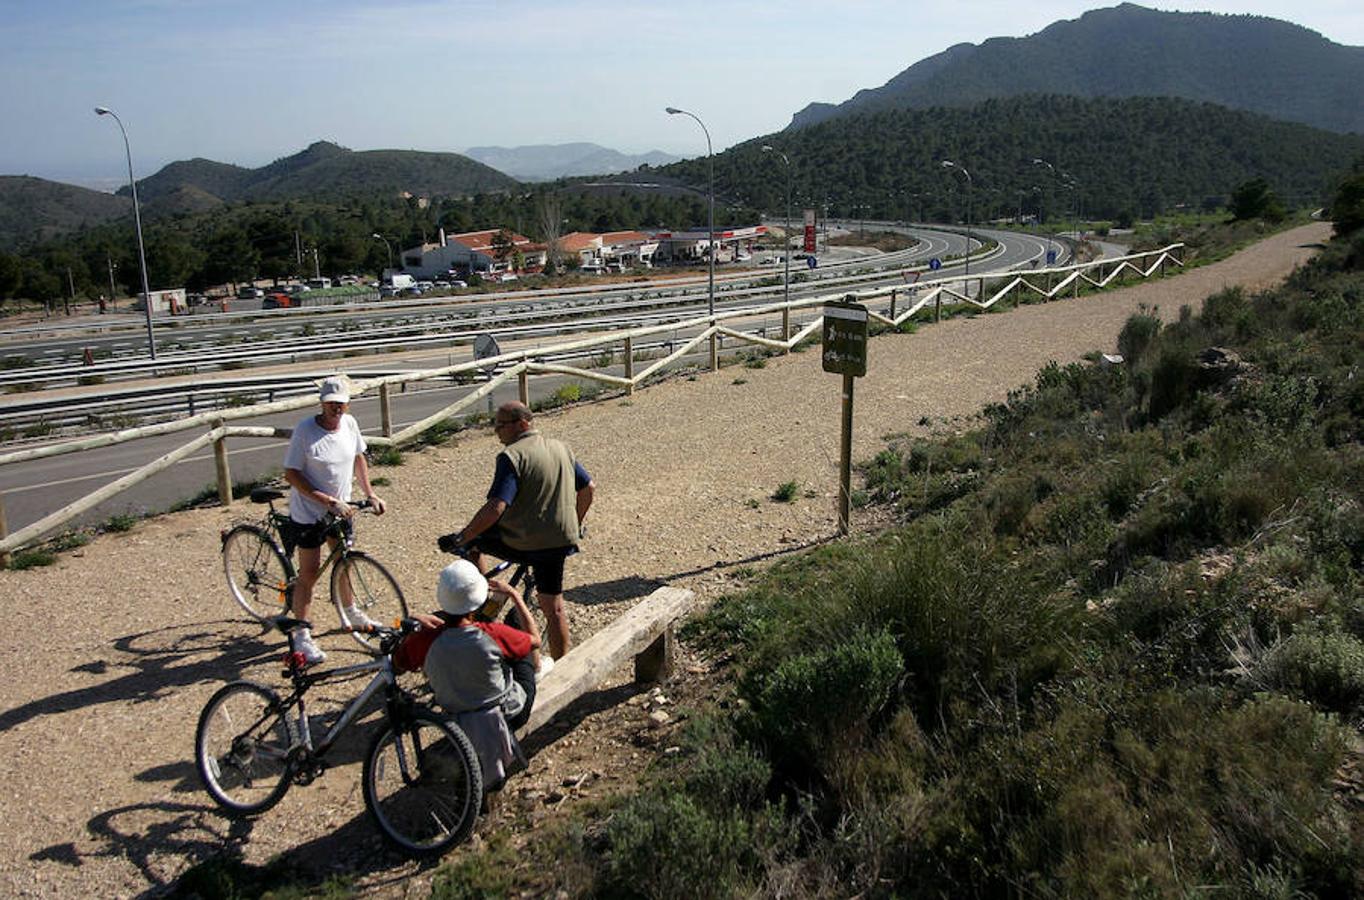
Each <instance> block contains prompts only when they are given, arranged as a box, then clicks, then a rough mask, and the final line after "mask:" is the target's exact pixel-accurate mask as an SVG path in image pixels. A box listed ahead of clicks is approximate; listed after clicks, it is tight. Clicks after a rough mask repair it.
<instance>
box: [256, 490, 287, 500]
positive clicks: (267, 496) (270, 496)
mask: <svg viewBox="0 0 1364 900" xmlns="http://www.w3.org/2000/svg"><path fill="white" fill-rule="evenodd" d="M283 497H284V492H283V491H281V490H280V489H278V488H263V487H258V488H252V489H251V502H252V503H269V502H271V501H272V500H280V499H282V498H283Z"/></svg>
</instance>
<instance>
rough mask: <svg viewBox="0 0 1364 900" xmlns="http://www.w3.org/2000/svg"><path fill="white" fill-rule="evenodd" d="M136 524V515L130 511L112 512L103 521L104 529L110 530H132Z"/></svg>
mask: <svg viewBox="0 0 1364 900" xmlns="http://www.w3.org/2000/svg"><path fill="white" fill-rule="evenodd" d="M136 524H137V516H135V515H133V514H132V513H114V514H113V515H112V516H110V517H109V518H108V519H107V520H105V522H104V530H105V531H111V532H116V533H117V532H124V531H132V530H133V526H134V525H136Z"/></svg>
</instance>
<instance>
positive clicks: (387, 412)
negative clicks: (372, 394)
mask: <svg viewBox="0 0 1364 900" xmlns="http://www.w3.org/2000/svg"><path fill="white" fill-rule="evenodd" d="M379 421H380V422H382V423H383V429H384V437H393V406H392V405H391V403H390V402H389V396H388V382H384V383H383V384H381V385H379Z"/></svg>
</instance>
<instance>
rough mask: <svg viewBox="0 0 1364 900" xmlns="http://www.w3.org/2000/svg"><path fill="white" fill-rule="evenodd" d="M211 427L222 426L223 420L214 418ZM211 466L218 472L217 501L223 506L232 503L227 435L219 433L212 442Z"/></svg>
mask: <svg viewBox="0 0 1364 900" xmlns="http://www.w3.org/2000/svg"><path fill="white" fill-rule="evenodd" d="M213 427H214V428H215V429H216V428H222V427H223V420H222V419H214V420H213ZM213 468H214V469H216V470H217V472H218V502H219V503H221V504H222V505H223V506H224V507H228V506H231V505H232V472H231V471H230V470H229V469H228V466H227V435H225V434H224V435H220V436H219V437H218V439H217V440H216V441H214V442H213Z"/></svg>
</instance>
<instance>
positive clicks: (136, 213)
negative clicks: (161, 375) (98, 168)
mask: <svg viewBox="0 0 1364 900" xmlns="http://www.w3.org/2000/svg"><path fill="white" fill-rule="evenodd" d="M95 115H97V116H113V117H114V121H115V122H117V123H118V130H119V132H120V133H121V134H122V135H123V152H124V153H125V154H126V155H127V157H128V183H129V184H130V185H132V189H133V224H134V225H135V226H136V227H137V259H138V262H139V263H140V264H141V266H142V302H143V308H144V310H145V311H146V313H147V354H148V355H149V356H150V357H151V358H152V359H156V338H155V337H153V335H152V290H151V288H150V287H149V286H148V285H147V251H146V248H145V247H144V246H143V244H142V207H141V206H140V205H139V204H138V202H137V179H136V178H134V177H133V151H132V147H130V146H129V144H128V130H127V129H126V128H124V127H123V120H122V119H120V118H119V117H118V114H117V113H115V112H114V111H113V110H112V109H109V108H108V107H106V106H96V107H95Z"/></svg>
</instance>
